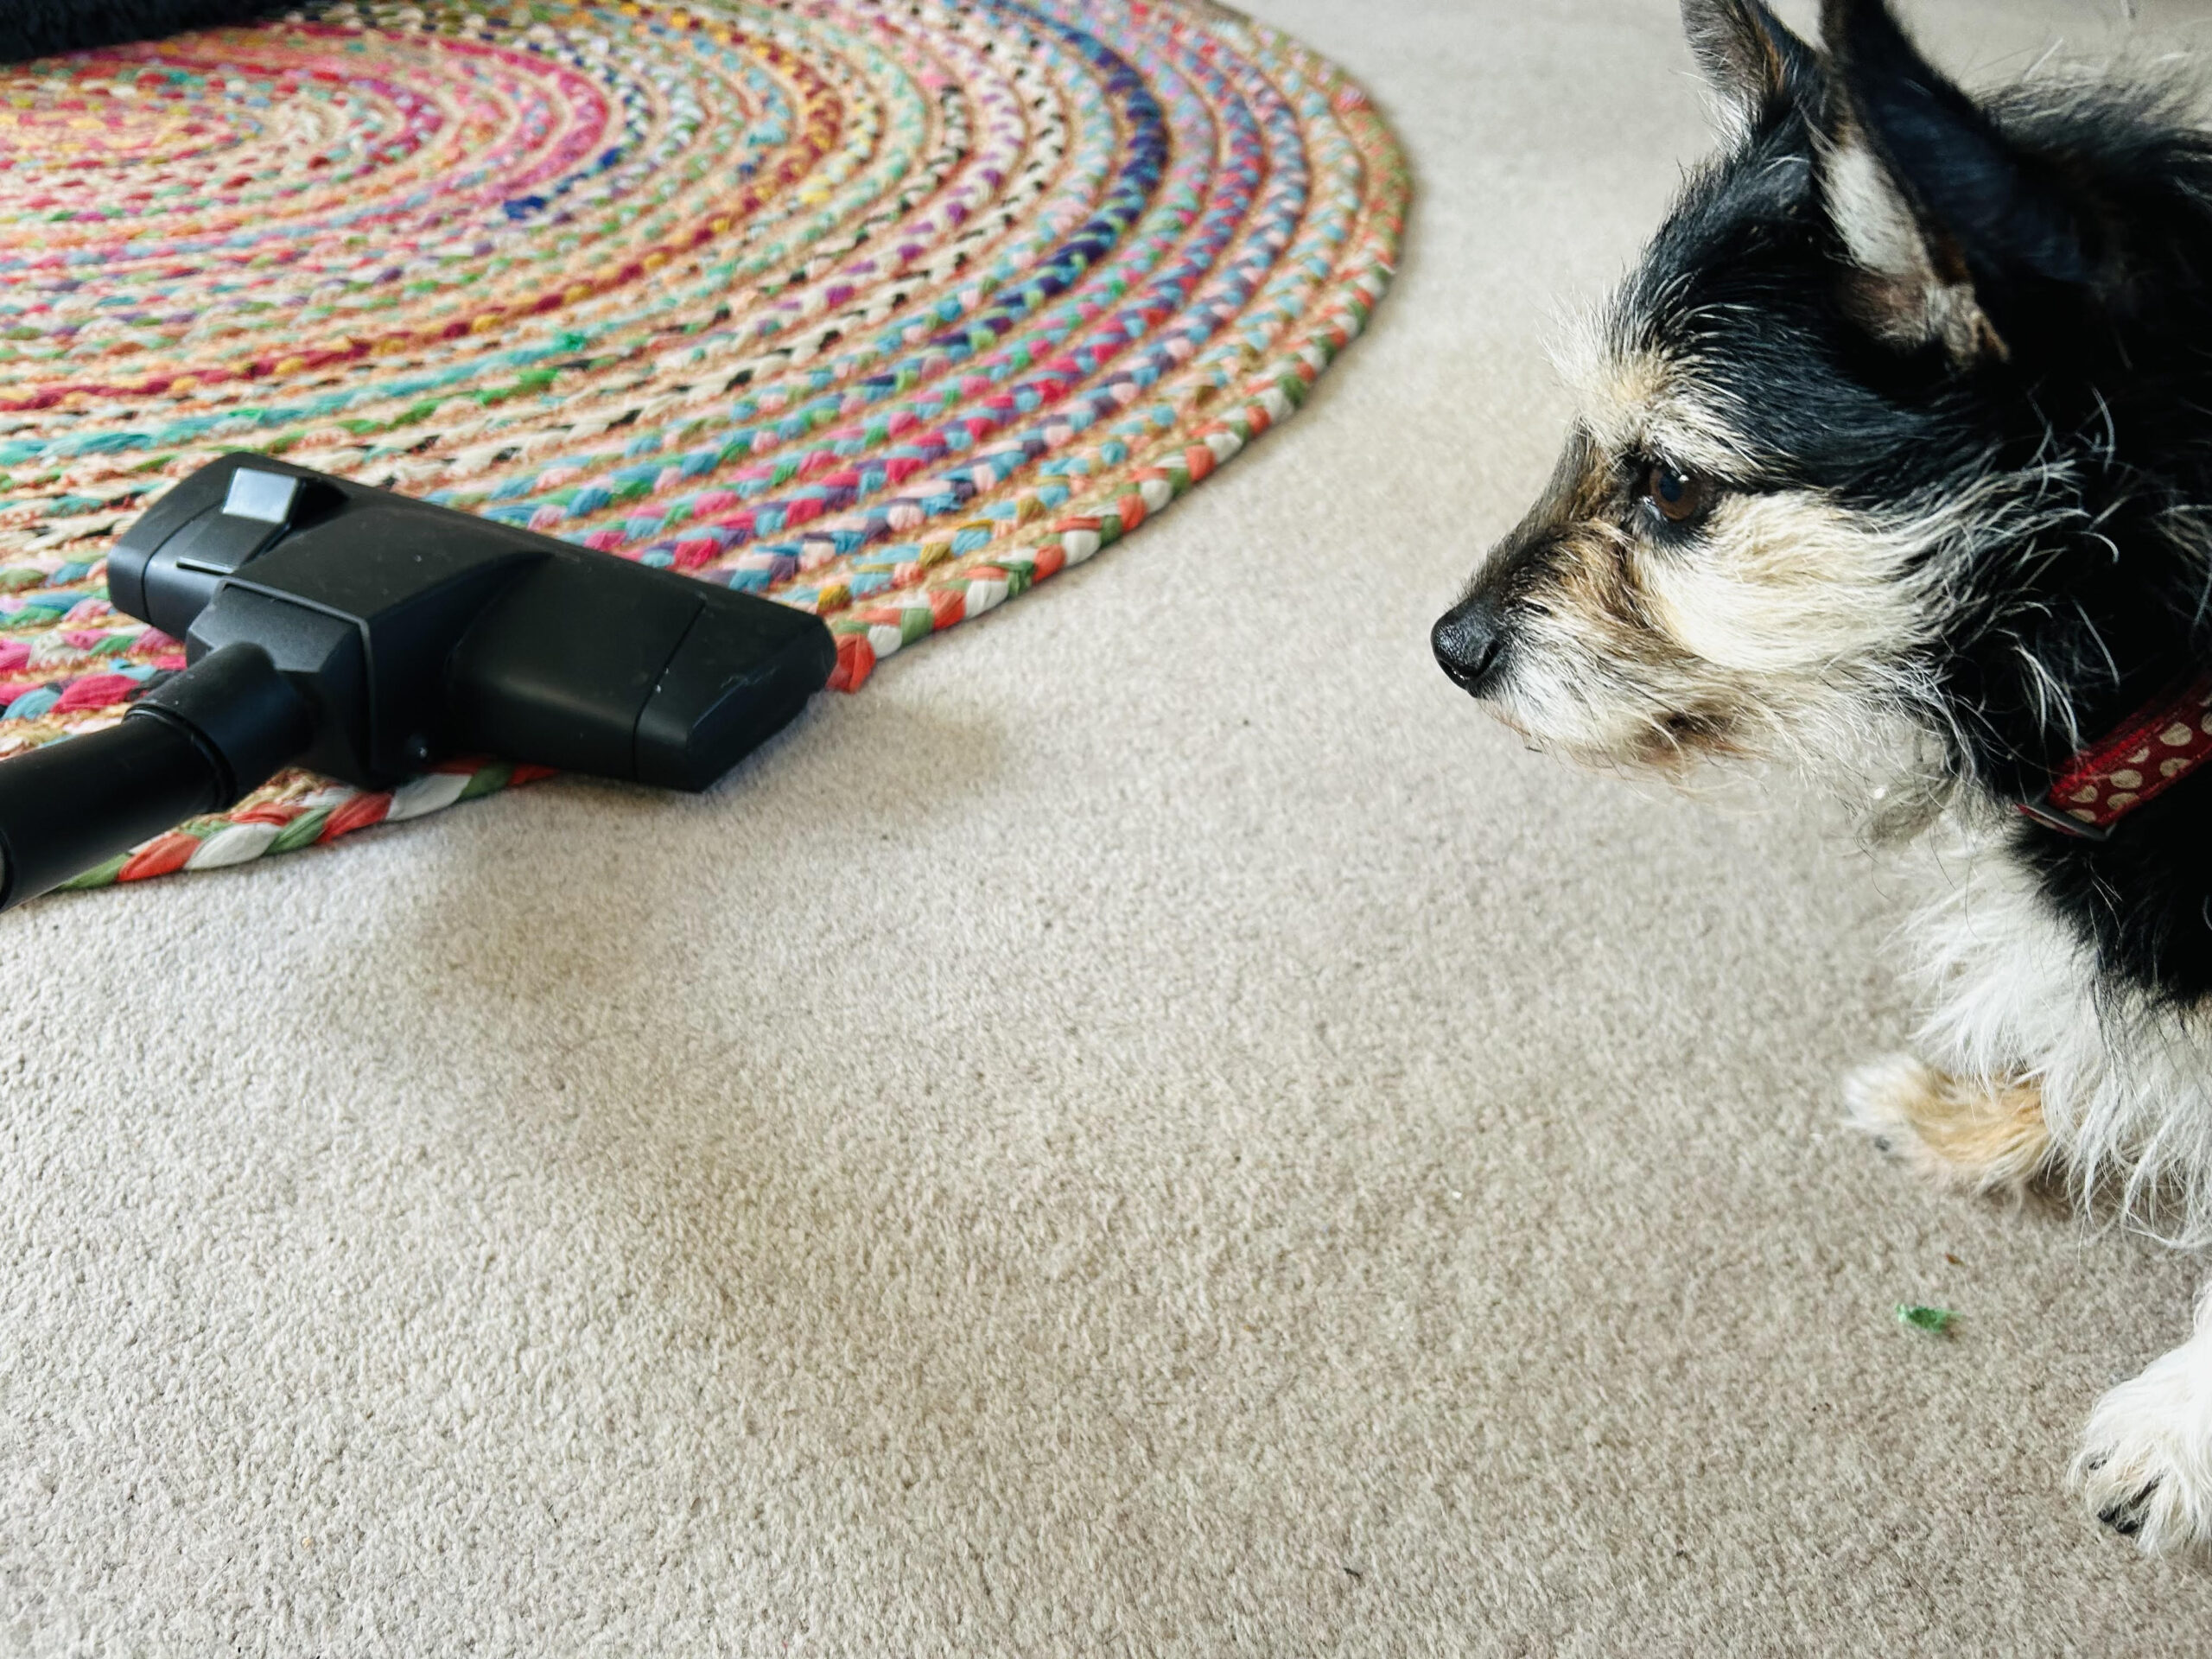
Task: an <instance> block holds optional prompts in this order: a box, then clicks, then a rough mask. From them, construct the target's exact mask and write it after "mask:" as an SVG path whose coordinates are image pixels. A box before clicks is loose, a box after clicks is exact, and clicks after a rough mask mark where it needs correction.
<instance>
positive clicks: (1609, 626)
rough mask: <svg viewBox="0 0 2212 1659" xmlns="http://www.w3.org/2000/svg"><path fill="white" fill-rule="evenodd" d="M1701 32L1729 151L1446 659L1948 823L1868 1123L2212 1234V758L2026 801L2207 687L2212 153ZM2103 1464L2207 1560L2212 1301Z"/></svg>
mask: <svg viewBox="0 0 2212 1659" xmlns="http://www.w3.org/2000/svg"><path fill="white" fill-rule="evenodd" d="M1683 11H1684V16H1685V20H1686V22H1687V23H1688V28H1689V32H1690V36H1691V41H1692V43H1693V45H1694V47H1695V48H1696V51H1697V54H1698V56H1699V58H1700V61H1701V63H1702V65H1703V66H1704V67H1705V69H1706V71H1707V77H1708V79H1709V80H1710V81H1711V82H1712V84H1713V88H1714V91H1715V92H1716V93H1717V95H1718V97H1719V100H1720V103H1721V106H1722V116H1723V121H1724V124H1725V126H1726V130H1727V133H1728V138H1729V142H1728V143H1727V146H1726V149H1725V151H1724V153H1723V155H1722V156H1720V157H1719V159H1718V160H1717V161H1716V162H1713V164H1712V165H1710V166H1708V167H1707V168H1705V169H1704V170H1703V171H1702V172H1701V173H1700V174H1698V175H1696V176H1695V177H1694V178H1693V179H1692V180H1691V181H1689V183H1688V187H1687V188H1686V189H1685V190H1684V192H1683V194H1682V195H1681V199H1680V200H1679V201H1678V202H1677V203H1676V205H1675V208H1674V210H1673V212H1672V213H1671V214H1670V215H1669V218H1668V219H1667V221H1666V223H1665V224H1664V226H1662V229H1661V230H1660V232H1659V233H1658V235H1657V236H1656V238H1655V239H1654V240H1653V242H1652V244H1651V245H1650V247H1649V250H1648V251H1647V252H1646V253H1645V255H1644V257H1643V260H1642V262H1641V264H1639V265H1638V266H1637V268H1636V270H1634V271H1633V272H1632V273H1631V275H1630V277H1629V278H1628V280H1627V282H1626V283H1625V284H1624V286H1623V287H1622V289H1621V290H1620V291H1619V293H1618V295H1617V296H1615V297H1614V299H1613V301H1612V302H1611V305H1610V306H1609V307H1608V308H1606V309H1605V310H1604V311H1603V312H1602V313H1601V314H1600V315H1598V316H1597V317H1596V318H1595V319H1593V321H1592V323H1591V324H1590V325H1589V327H1587V328H1586V330H1585V331H1584V334H1583V337H1582V338H1581V339H1580V340H1577V341H1576V342H1575V343H1574V344H1573V346H1572V348H1571V349H1570V351H1569V353H1568V354H1567V362H1566V365H1565V366H1566V367H1567V370H1568V372H1569V374H1570V376H1571V378H1573V381H1574V382H1575V384H1576V385H1577V387H1578V389H1579V391H1580V408H1581V415H1580V420H1579V422H1578V423H1577V425H1576V427H1575V429H1574V431H1573V435H1571V436H1570V438H1569V440H1568V442H1567V450H1566V453H1565V455H1564V456H1563V457H1562V459H1561V461H1560V467H1559V471H1558V473H1557V474H1556V476H1555V477H1554V480H1553V481H1552V484H1551V486H1550V488H1549V490H1548V492H1547V493H1546V494H1545V495H1544V497H1543V499H1541V501H1540V502H1539V503H1538V505H1536V506H1535V509H1534V510H1533V511H1532V512H1530V513H1529V517H1528V518H1527V519H1526V520H1524V521H1523V523H1522V524H1521V525H1520V526H1519V527H1518V528H1517V529H1516V530H1515V531H1513V532H1512V534H1511V535H1510V536H1508V537H1506V539H1505V540H1504V541H1503V543H1500V545H1499V546H1498V547H1497V549H1495V550H1493V551H1492V553H1491V555H1490V556H1489V557H1488V559H1487V560H1486V561H1485V562H1484V564H1483V566H1482V567H1481V568H1480V569H1478V572H1477V573H1476V576H1475V578H1474V581H1473V582H1472V583H1471V587H1470V588H1469V589H1468V591H1467V594H1466V595H1465V598H1464V599H1463V600H1462V601H1461V602H1460V603H1459V605H1458V606H1456V607H1454V608H1453V609H1452V611H1451V612H1450V613H1447V614H1446V616H1445V618H1444V619H1443V620H1441V621H1440V622H1439V624H1438V625H1437V628H1436V632H1435V645H1436V649H1437V654H1438V657H1439V658H1440V661H1441V663H1442V664H1443V665H1444V667H1445V668H1446V671H1447V672H1449V673H1450V674H1452V677H1454V678H1455V679H1457V680H1459V682H1460V683H1462V684H1464V685H1465V686H1466V687H1467V688H1468V689H1469V690H1471V691H1472V692H1474V693H1475V694H1476V695H1477V696H1480V697H1483V698H1484V699H1486V700H1487V701H1489V702H1491V704H1492V705H1493V706H1494V707H1495V708H1496V709H1497V712H1499V713H1500V714H1501V715H1503V717H1504V718H1505V719H1506V720H1507V721H1510V723H1512V724H1513V725H1514V726H1516V727H1517V728H1519V729H1521V730H1522V732H1524V733H1526V734H1528V735H1529V736H1530V737H1531V738H1533V739H1535V741H1539V742H1541V743H1543V744H1547V745H1550V746H1554V747H1558V748H1559V749H1560V750H1562V751H1564V752H1567V753H1570V754H1573V755H1575V756H1578V757H1580V758H1583V759H1586V760H1593V761H1596V762H1599V763H1601V764H1607V765H1621V764H1624V763H1633V764H1637V765H1643V766H1656V767H1658V768H1660V769H1662V770H1663V771H1667V772H1677V773H1678V772H1681V771H1682V770H1683V769H1685V768H1686V767H1688V766H1689V765H1691V764H1692V763H1693V762H1694V761H1696V760H1700V759H1702V758H1706V757H1711V756H1747V757H1761V758H1770V759H1778V760H1784V761H1787V762H1789V763H1792V764H1795V765H1796V766H1800V767H1802V768H1804V769H1806V770H1808V771H1809V772H1813V773H1815V774H1816V775H1818V776H1820V777H1821V778H1823V779H1827V780H1830V781H1832V782H1835V783H1840V784H1842V785H1845V786H1847V787H1848V788H1850V789H1852V790H1853V791H1859V793H1860V795H1861V798H1863V799H1865V800H1866V802H1867V803H1868V804H1869V806H1870V810H1871V812H1872V817H1873V819H1874V821H1875V823H1877V825H1878V828H1880V829H1884V830H1885V831H1888V832H1891V833H1903V832H1916V831H1923V830H1927V831H1932V832H1934V833H1938V834H1941V835H1942V836H1945V837H1947V838H1948V840H1949V841H1950V842H1952V843H1953V845H1954V853H1955V866H1954V867H1955V868H1957V869H1958V870H1960V871H1961V873H1962V874H1961V880H1960V881H1959V884H1958V887H1957V891H1956V892H1955V893H1954V894H1953V895H1952V896H1951V897H1950V898H1949V899H1948V901H1947V902H1946V903H1945V904H1943V905H1942V906H1941V907H1939V908H1938V909H1937V910H1936V911H1935V912H1933V913H1932V914H1931V915H1929V917H1927V918H1924V921H1923V925H1922V929H1921V932H1920V941H1921V944H1922V950H1921V952H1920V956H1921V967H1922V974H1923V979H1924V983H1925V988H1926V990H1927V992H1928V994H1929V998H1930V1001H1931V1002H1932V1004H1933V1006H1934V1007H1935V1008H1936V1013H1935V1014H1934V1016H1933V1018H1932V1019H1931V1020H1930V1021H1929V1026H1928V1027H1927V1030H1926V1032H1925V1033H1924V1034H1923V1055H1924V1058H1922V1059H1906V1058H1896V1059H1891V1060H1885V1061H1883V1062H1880V1063H1878V1064H1877V1065H1872V1066H1870V1067H1868V1068H1867V1069H1866V1070H1865V1071H1862V1072H1860V1073H1859V1074H1858V1075H1857V1076H1856V1077H1853V1079H1852V1080H1851V1082H1850V1084H1849V1085H1848V1088H1847V1095H1848V1098H1849V1103H1850V1106H1851V1109H1852V1112H1853V1116H1854V1117H1855V1119H1856V1120H1857V1121H1858V1122H1859V1123H1860V1124H1861V1125H1862V1126H1863V1127H1865V1128H1868V1129H1869V1130H1871V1131H1872V1132H1873V1133H1874V1134H1875V1135H1877V1136H1878V1138H1879V1139H1880V1140H1881V1141H1883V1142H1884V1143H1885V1145H1886V1146H1888V1147H1891V1148H1892V1149H1894V1150H1896V1151H1897V1152H1898V1153H1900V1154H1903V1155H1904V1156H1906V1157H1908V1158H1909V1159H1910V1160H1912V1161H1914V1162H1916V1163H1917V1164H1919V1165H1921V1166H1923V1167H1924V1168H1927V1169H1929V1170H1931V1171H1933V1172H1935V1173H1938V1174H1939V1175H1940V1176H1941V1177H1942V1179H1946V1180H1947V1181H1951V1182H1955V1183H1956V1184H1959V1185H1964V1186H1967V1187H1970V1188H1974V1189H1979V1190H2015V1189H2018V1188H2019V1187H2021V1186H2022V1185H2024V1184H2026V1183H2027V1182H2029V1181H2030V1180H2031V1179H2038V1178H2042V1177H2061V1176H2063V1177H2064V1178H2068V1179H2070V1180H2071V1181H2072V1182H2073V1183H2074V1184H2075V1188H2076V1190H2077V1192H2079V1193H2080V1194H2081V1196H2082V1198H2085V1199H2092V1198H2099V1197H2101V1196H2105V1195H2116V1197H2117V1199H2118V1202H2119V1205H2120V1208H2121V1210H2122V1211H2123V1213H2126V1214H2127V1215H2129V1216H2131V1217H2134V1218H2136V1219H2138V1220H2140V1221H2144V1222H2145V1223H2147V1224H2152V1225H2154V1226H2157V1227H2158V1228H2160V1229H2162V1230H2165V1231H2167V1232H2169V1233H2171V1234H2173V1235H2176V1236H2179V1237H2180V1238H2181V1239H2183V1241H2185V1242H2188V1243H2203V1242H2206V1241H2207V1240H2212V1027H2208V1025H2207V1017H2208V1014H2209V1013H2212V1007H2209V1006H2208V999H2212V770H2208V771H2207V772H2201V773H2198V774H2195V775H2192V776H2190V777H2188V778H2186V779H2183V781H2182V782H2180V783H2179V784H2177V785H2175V786H2174V787H2172V788H2171V790H2169V791H2167V792H2166V793H2164V795H2162V796H2159V797H2158V798H2156V799H2155V800H2152V801H2151V802H2150V803H2148V804H2145V805H2144V806H2142V807H2141V808H2140V809H2139V810H2137V811H2135V812H2134V813H2133V815H2132V816H2130V817H2126V819H2124V820H2122V822H2121V823H2120V825H2119V826H2118V827H2117V829H2115V830H2114V832H2113V835H2112V836H2111V837H2110V838H2109V839H2108V840H2106V841H2102V842H2098V841H2091V840H2083V839H2076V838H2072V837H2069V836H2066V835H2064V834H2063V833H2061V832H2059V831H2058V830H2056V829H2050V828H2047V827H2044V826H2043V825H2041V824H2038V823H2032V822H2031V821H2029V820H2027V819H2026V818H2024V817H2021V816H2019V815H2018V813H2017V812H2015V811H2014V810H2012V808H2013V807H2014V805H2015V804H2018V803H2020V802H2023V801H2027V800H2031V799H2034V798H2037V797H2039V796H2040V795H2041V794H2042V793H2043V792H2044V791H2046V790H2047V789H2048V788H2049V786H2050V781H2051V779H2052V777H2053V775H2054V773H2055V772H2057V771H2058V770H2060V769H2062V768H2063V766H2064V765H2065V763H2066V762H2067V760H2069V758H2070V757H2071V756H2072V755H2073V754H2074V753H2075V752H2076V751H2078V750H2079V749H2081V748H2082V747H2084V745H2086V744H2088V743H2089V742H2091V741H2094V740H2095V739H2097V738H2098V737H2099V736H2101V734H2104V733H2105V732H2107V731H2108V730H2109V729H2111V728H2113V727H2114V726H2116V725H2117V724H2118V723H2120V721H2122V720H2123V719H2124V718H2125V717H2126V715H2129V714H2130V713H2131V712H2132V711H2133V710H2135V709H2138V708H2139V707H2140V706H2141V705H2143V704H2144V703H2145V701H2146V700H2149V699H2152V698H2154V697H2155V696H2156V695H2157V694H2158V692H2159V690H2161V688H2164V687H2165V686H2167V685H2169V684H2170V683H2172V682H2174V681H2175V680H2176V679H2177V677H2183V676H2185V674H2186V672H2187V671H2190V670H2192V669H2194V668H2199V667H2202V666H2203V665H2205V664H2208V663H2212V289H2208V287H2207V283H2208V282H2209V281H2212V139H2209V138H2208V137H2206V136H2205V135H2204V134H2202V132H2200V131H2198V130H2196V128H2195V127H2194V126H2192V125H2191V124H2190V121H2189V120H2188V119H2187V118H2186V113H2185V112H2186V108H2187V104H2186V100H2185V99H2183V96H2182V95H2181V94H2180V93H2179V92H2176V91H2175V90H2173V89H2171V88H2159V87H2149V88H2145V87H2142V86H2111V85H2101V84H2090V83H2088V82H2082V81H2075V80H2071V79H2052V78H2044V79H2040V80H2037V81H2036V82H2034V83H2032V84H2030V85H2026V86H2020V87H2018V88H2015V89H2012V90H2011V91H2007V92H2001V93H1999V94H1996V95H1994V96H1993V97H1989V98H1986V99H1981V100H1980V101H1975V100H1972V99H1968V98H1967V96H1966V95H1965V94H1964V93H1962V92H1960V91H1959V90H1958V89H1957V88H1956V87H1955V86H1953V85H1952V84H1951V83H1950V82H1949V81H1948V80H1946V79H1944V78H1943V77H1942V75H1941V74H1939V73H1937V72H1936V70H1934V69H1933V68H1932V67H1929V65H1928V64H1927V63H1926V62H1925V61H1924V60H1923V59H1922V58H1921V57H1920V56H1919V54H1918V53H1917V52H1916V50H1915V48H1913V47H1912V45H1911V44H1910V41H1908V40H1907V38H1906V36H1905V35H1904V33H1903V32H1902V31H1901V30H1900V29H1899V28H1898V26H1897V22H1896V21H1895V20H1894V18H1893V17H1892V16H1891V15H1890V13H1889V11H1888V10H1887V9H1886V7H1885V5H1884V4H1883V3H1881V0H1827V4H1826V7H1825V10H1824V14H1823V17H1822V34H1823V39H1824V42H1825V50H1821V51H1816V50H1815V49H1814V48H1812V47H1810V46H1808V45H1807V44H1806V43H1805V42H1803V41H1801V40H1799V39H1797V38H1796V36H1795V35H1792V34H1790V32H1789V30H1788V29H1785V28H1784V27H1783V25H1782V24H1781V23H1780V22H1778V21H1777V19H1776V18H1775V17H1774V16H1773V15H1772V14H1771V13H1770V12H1769V11H1768V10H1767V9H1766V8H1765V7H1764V5H1763V4H1761V3H1759V0H1684V5H1683ZM2076 1477H2077V1479H2078V1480H2079V1482H2080V1484H2081V1485H2082V1488H2083V1490H2084V1491H2086V1493H2087V1495H2088V1500H2089V1504H2090V1507H2091V1508H2092V1510H2094V1512H2095V1513H2097V1514H2098V1515H2100V1516H2101V1517H2102V1518H2103V1519H2104V1520H2105V1521H2106V1522H2107V1523H2108V1524H2110V1525H2112V1526H2113V1527H2115V1528H2117V1529H2120V1530H2122V1531H2126V1532H2134V1533H2139V1535H2140V1536H2141V1538H2142V1541H2144V1543H2145V1545H2146V1546H2153V1547H2171V1546H2175V1545H2179V1544H2183V1543H2188V1542H2200V1543H2202V1542H2212V1301H2208V1302H2207V1304H2206V1306H2205V1310H2204V1312H2203V1313H2202V1314H2201V1315H2200V1319H2199V1332H2198V1334H2197V1336H2196V1338H2193V1339H2192V1341H2191V1342H2190V1343H2189V1344H2187V1345H2185V1346H2183V1348H2180V1349H2178V1350H2177V1351H2175V1352H2174V1353H2172V1354H2171V1355H2169V1356H2167V1357H2165V1358H2164V1359H2162V1360H2160V1361H2159V1362H2158V1363H2157V1364H2156V1365H2154V1366H2152V1368H2151V1370H2149V1371H2147V1372H2145V1374H2144V1376H2142V1377H2141V1378H2139V1379H2138V1380H2137V1381H2136V1382H2134V1383H2129V1384H2128V1385H2126V1387H2124V1388H2122V1389H2116V1390H2114V1391H2113V1393H2112V1394H2111V1395H2107V1398H2106V1399H2105V1401H2104V1402H2102V1403H2101V1405H2100V1406H2099V1407H2098V1408H2097V1409H2096V1411H2095V1412H2094V1414H2093V1415H2092V1418H2091V1422H2090V1433H2089V1439H2088V1445H2087V1448H2086V1449H2085V1450H2084V1452H2083V1453H2082V1458H2081V1459H2080V1461H2079V1463H2078V1465H2077V1466H2076Z"/></svg>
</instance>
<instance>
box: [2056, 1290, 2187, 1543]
mask: <svg viewBox="0 0 2212 1659" xmlns="http://www.w3.org/2000/svg"><path fill="white" fill-rule="evenodd" d="M2074 1485H2075V1490H2076V1491H2079V1492H2080V1493H2081V1494H2082V1497H2083V1499H2084V1500H2085V1501H2086V1502H2087V1503H2088V1509H2089V1512H2090V1513H2091V1514H2092V1515H2094V1516H2096V1517H2097V1519H2098V1520H2100V1521H2101V1522H2104V1523H2105V1525H2107V1526H2108V1527H2110V1528H2111V1529H2113V1531H2114V1532H2118V1533H2121V1534H2124V1535H2127V1536H2130V1537H2133V1538H2134V1539H2135V1540H2136V1541H2138V1542H2139V1543H2140V1544H2141V1545H2142V1546H2143V1548H2145V1550H2146V1551H2157V1550H2170V1549H2178V1548H2183V1546H2186V1545H2190V1544H2200V1545H2201V1544H2206V1543H2212V1285H2208V1286H2207V1287H2205V1291H2204V1293H2203V1294H2201V1295H2200V1296H2199V1297H2198V1298H2197V1301H2196V1334H2194V1335H2193V1336H2191V1337H2190V1339H2189V1340H2188V1341H2187V1342H2184V1343H2183V1344H2182V1345H2181V1346H2180V1347H2178V1348H2177V1349H2175V1350H2174V1351H2172V1352H2171V1353H2170V1354H2164V1355H2161V1356H2160V1357H2158V1358H2157V1359H2155V1360H2153V1361H2152V1363H2150V1365H2149V1366H2147V1367H2146V1368H2145V1370H2144V1371H2143V1372H2142V1374H2141V1375H2140V1376H2134V1377H2131V1378H2130V1379H2129V1380H2128V1381H2126V1382H2125V1383H2121V1384H2120V1386H2119V1387H2118V1388H2116V1389H2112V1390H2111V1391H2110V1392H2109V1393H2107V1395H2105V1396H2104V1398H2103V1399H2101V1400H2100V1401H2098V1402H2097V1403H2096V1407H2095V1409H2094V1410H2093V1411H2091V1412H2090V1414H2089V1428H2088V1433H2087V1435H2086V1436H2084V1438H2083V1440H2082V1454H2081V1456H2080V1457H2078V1458H2076V1459H2075V1460H2074Z"/></svg>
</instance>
